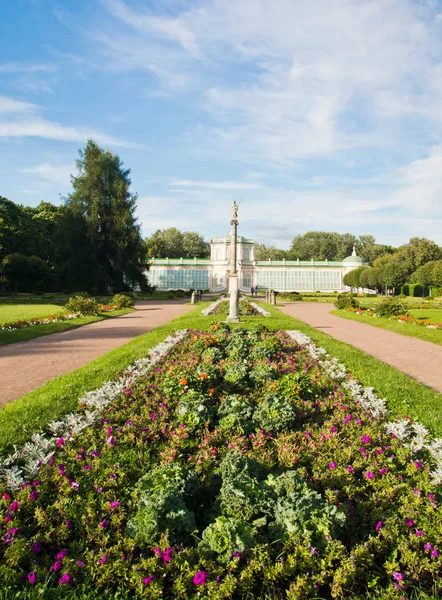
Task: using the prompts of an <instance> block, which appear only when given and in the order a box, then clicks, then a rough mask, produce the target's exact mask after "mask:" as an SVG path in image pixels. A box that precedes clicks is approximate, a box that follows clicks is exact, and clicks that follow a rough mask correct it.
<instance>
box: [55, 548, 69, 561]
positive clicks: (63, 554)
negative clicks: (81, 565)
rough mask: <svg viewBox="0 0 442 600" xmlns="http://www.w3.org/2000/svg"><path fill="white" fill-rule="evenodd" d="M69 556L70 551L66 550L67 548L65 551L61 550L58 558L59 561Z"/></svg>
mask: <svg viewBox="0 0 442 600" xmlns="http://www.w3.org/2000/svg"><path fill="white" fill-rule="evenodd" d="M67 555H68V551H67V550H66V548H65V549H64V550H61V551H60V552H59V553H58V554H57V558H58V560H63V558H64V557H65V556H67Z"/></svg>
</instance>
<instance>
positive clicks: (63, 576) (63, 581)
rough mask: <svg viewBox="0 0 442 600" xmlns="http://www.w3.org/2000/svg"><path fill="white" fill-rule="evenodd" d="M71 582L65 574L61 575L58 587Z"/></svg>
mask: <svg viewBox="0 0 442 600" xmlns="http://www.w3.org/2000/svg"><path fill="white" fill-rule="evenodd" d="M70 580H71V578H70V576H69V575H68V574H67V573H63V575H62V576H61V577H60V579H59V580H58V584H59V585H64V584H65V583H69V582H70Z"/></svg>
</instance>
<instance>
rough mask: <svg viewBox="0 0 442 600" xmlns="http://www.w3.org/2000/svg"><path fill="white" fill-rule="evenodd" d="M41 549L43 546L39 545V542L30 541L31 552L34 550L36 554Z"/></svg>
mask: <svg viewBox="0 0 442 600" xmlns="http://www.w3.org/2000/svg"><path fill="white" fill-rule="evenodd" d="M42 549H43V548H42V547H41V544H40V542H32V544H31V550H32V552H34V553H35V554H38V553H39V552H41V551H42Z"/></svg>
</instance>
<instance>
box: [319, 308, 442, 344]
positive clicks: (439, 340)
mask: <svg viewBox="0 0 442 600" xmlns="http://www.w3.org/2000/svg"><path fill="white" fill-rule="evenodd" d="M411 312H413V314H414V313H415V312H418V313H421V312H422V313H424V312H425V314H429V311H422V310H421V309H419V310H416V311H411ZM434 312H437V311H434ZM331 314H332V315H336V316H337V317H342V318H343V319H349V320H350V321H359V322H360V323H366V324H367V325H371V326H372V327H379V328H380V329H387V330H388V331H394V333H400V334H402V335H407V336H409V337H415V338H419V339H420V340H424V341H425V342H432V343H433V344H438V345H439V346H442V330H437V329H428V328H427V327H423V326H422V325H414V324H413V323H399V322H398V321H393V320H390V319H387V318H384V317H376V318H373V317H368V316H366V315H358V314H356V313H353V312H347V311H345V310H332V311H331ZM440 314H441V317H442V312H441V313H440ZM415 316H417V315H415ZM441 321H442V319H441Z"/></svg>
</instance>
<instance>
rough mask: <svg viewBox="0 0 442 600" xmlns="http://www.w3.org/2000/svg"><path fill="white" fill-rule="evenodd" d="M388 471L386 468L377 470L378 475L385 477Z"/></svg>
mask: <svg viewBox="0 0 442 600" xmlns="http://www.w3.org/2000/svg"><path fill="white" fill-rule="evenodd" d="M387 471H388V469H387V467H382V469H379V475H385V473H386V472H387Z"/></svg>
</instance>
